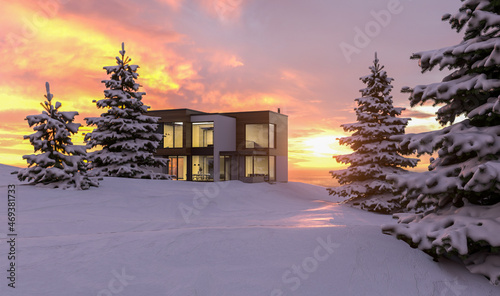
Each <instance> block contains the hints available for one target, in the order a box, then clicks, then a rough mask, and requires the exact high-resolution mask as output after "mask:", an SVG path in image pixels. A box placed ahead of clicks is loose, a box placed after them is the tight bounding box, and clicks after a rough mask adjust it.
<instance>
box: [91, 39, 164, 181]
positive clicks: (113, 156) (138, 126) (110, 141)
mask: <svg viewBox="0 0 500 296" xmlns="http://www.w3.org/2000/svg"><path fill="white" fill-rule="evenodd" d="M120 55H121V57H116V63H117V66H107V67H104V69H105V70H106V71H107V74H108V75H109V74H111V79H109V80H103V81H102V83H104V84H105V85H106V88H107V89H106V90H104V96H105V99H102V100H99V101H97V102H96V105H97V107H98V108H104V109H107V112H106V113H103V114H101V116H100V117H89V118H85V120H86V121H87V124H88V125H95V126H96V128H95V129H94V130H93V131H92V132H91V133H88V134H86V135H85V141H86V143H87V146H88V148H94V147H96V146H98V147H99V148H102V149H101V150H97V151H93V152H91V153H89V160H90V162H91V167H92V174H94V175H101V176H111V177H128V178H151V179H171V176H169V175H165V174H160V173H154V172H153V171H152V170H151V169H148V167H159V166H166V165H167V163H166V160H162V159H157V158H155V157H154V156H153V153H154V152H155V151H156V149H157V148H158V145H159V143H160V140H161V135H160V134H158V133H156V129H157V126H158V124H157V122H158V120H159V117H152V116H148V115H146V113H147V111H148V109H149V108H150V107H149V106H146V105H144V104H143V102H142V96H143V95H145V94H146V93H144V92H139V91H138V89H139V87H140V85H139V84H138V83H136V82H135V79H137V77H138V76H139V75H138V74H137V68H139V66H137V65H130V64H129V63H130V62H131V59H130V58H129V57H128V56H127V57H126V58H125V45H124V44H123V43H122V49H121V50H120ZM94 102H95V101H94Z"/></svg>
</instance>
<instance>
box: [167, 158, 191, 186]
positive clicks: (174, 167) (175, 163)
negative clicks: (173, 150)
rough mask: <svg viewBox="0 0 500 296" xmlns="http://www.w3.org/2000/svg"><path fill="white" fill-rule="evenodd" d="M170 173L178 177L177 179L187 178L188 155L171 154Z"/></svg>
mask: <svg viewBox="0 0 500 296" xmlns="http://www.w3.org/2000/svg"><path fill="white" fill-rule="evenodd" d="M168 159H169V162H168V174H169V175H173V176H175V177H176V179H177V180H186V177H187V160H186V156H171V157H169V158H168Z"/></svg>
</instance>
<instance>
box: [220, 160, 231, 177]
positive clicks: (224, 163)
mask: <svg viewBox="0 0 500 296" xmlns="http://www.w3.org/2000/svg"><path fill="white" fill-rule="evenodd" d="M219 170H220V177H219V179H220V180H221V181H228V180H231V156H221V157H220V162H219Z"/></svg>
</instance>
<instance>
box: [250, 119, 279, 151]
mask: <svg viewBox="0 0 500 296" xmlns="http://www.w3.org/2000/svg"><path fill="white" fill-rule="evenodd" d="M275 130H276V128H275V125H274V124H267V123H262V124H247V125H246V126H245V137H246V139H245V140H246V148H275V142H276V140H275V138H276V136H275V133H276V131H275Z"/></svg>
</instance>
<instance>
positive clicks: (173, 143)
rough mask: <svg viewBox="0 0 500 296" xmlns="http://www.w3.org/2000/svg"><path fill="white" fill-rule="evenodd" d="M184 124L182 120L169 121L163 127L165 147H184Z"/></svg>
mask: <svg viewBox="0 0 500 296" xmlns="http://www.w3.org/2000/svg"><path fill="white" fill-rule="evenodd" d="M183 132H184V125H183V123H182V122H167V123H165V124H164V127H163V148H182V147H183Z"/></svg>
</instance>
